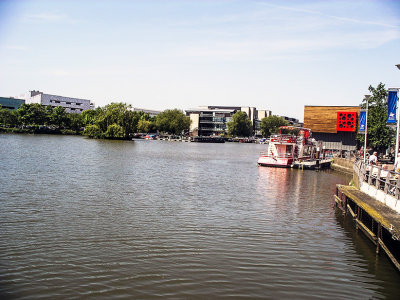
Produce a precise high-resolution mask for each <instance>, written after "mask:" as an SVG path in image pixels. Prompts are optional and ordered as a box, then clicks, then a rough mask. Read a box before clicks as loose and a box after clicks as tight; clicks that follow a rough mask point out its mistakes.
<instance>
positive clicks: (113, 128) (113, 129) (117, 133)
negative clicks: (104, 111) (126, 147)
mask: <svg viewBox="0 0 400 300" xmlns="http://www.w3.org/2000/svg"><path fill="white" fill-rule="evenodd" d="M104 136H105V137H106V138H109V139H121V138H124V137H125V132H124V128H122V126H120V125H118V124H112V125H109V126H108V128H107V131H106V132H105V134H104Z"/></svg>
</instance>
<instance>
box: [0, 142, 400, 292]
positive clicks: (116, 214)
mask: <svg viewBox="0 0 400 300" xmlns="http://www.w3.org/2000/svg"><path fill="white" fill-rule="evenodd" d="M263 149H264V146H263V145H255V144H237V143H226V144H201V143H181V142H166V141H135V142H130V141H99V140H90V139H86V138H83V137H76V136H46V135H0V154H1V158H0V207H1V210H0V292H1V295H2V296H3V297H5V298H22V299H43V298H49V299H54V298H93V299H94V298H96V299H97V298H99V297H100V298H111V297H112V298H140V299H150V298H151V299H153V298H187V299H195V298H203V299H204V298H226V297H234V298H269V299H283V298H285V299H294V298H296V299H299V298H300V299H301V298H302V299H310V298H320V299H326V298H336V299H339V298H345V299H355V298H357V299H359V298H364V299H370V298H396V297H398V296H399V295H400V284H399V283H400V276H399V274H398V273H397V272H396V271H395V270H394V268H393V266H392V265H391V264H390V263H389V262H388V260H387V258H385V256H379V257H376V256H375V249H374V247H373V246H372V245H371V244H370V242H368V241H367V240H366V239H365V238H364V237H363V236H362V235H359V234H356V233H355V230H354V226H353V225H352V224H351V223H349V222H348V221H347V220H343V217H342V215H341V214H340V213H338V212H335V210H334V209H333V208H332V199H333V194H334V190H335V185H336V184H337V183H342V184H347V183H348V181H349V178H348V177H343V176H341V175H339V174H337V173H334V172H329V171H327V172H315V171H301V170H288V169H274V168H259V167H257V164H256V162H257V158H258V154H259V152H261V151H262V150H263Z"/></svg>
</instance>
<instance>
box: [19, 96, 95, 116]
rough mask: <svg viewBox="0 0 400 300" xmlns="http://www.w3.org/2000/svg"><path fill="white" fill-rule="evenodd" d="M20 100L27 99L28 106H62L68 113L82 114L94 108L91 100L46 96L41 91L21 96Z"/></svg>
mask: <svg viewBox="0 0 400 300" xmlns="http://www.w3.org/2000/svg"><path fill="white" fill-rule="evenodd" d="M20 98H22V99H25V103H26V104H31V103H39V104H41V105H44V106H47V105H51V106H52V107H57V106H62V107H64V108H65V111H66V112H67V113H81V112H82V111H84V110H88V109H93V108H94V104H93V103H91V102H90V100H86V99H80V98H72V97H64V96H57V95H50V94H44V93H43V92H40V91H30V92H29V93H27V94H24V95H21V96H20Z"/></svg>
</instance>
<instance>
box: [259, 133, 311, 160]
mask: <svg viewBox="0 0 400 300" xmlns="http://www.w3.org/2000/svg"><path fill="white" fill-rule="evenodd" d="M279 129H280V130H279V134H277V135H272V136H271V137H270V138H269V143H268V147H267V151H266V152H264V153H261V155H260V157H259V159H258V165H259V166H263V167H282V168H291V167H293V165H294V164H295V162H299V161H309V160H310V159H311V158H312V157H313V156H314V155H315V153H316V142H315V140H314V139H313V138H312V137H311V129H308V128H303V127H295V126H281V127H280V128H279Z"/></svg>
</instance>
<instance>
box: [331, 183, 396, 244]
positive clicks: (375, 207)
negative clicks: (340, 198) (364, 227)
mask: <svg viewBox="0 0 400 300" xmlns="http://www.w3.org/2000/svg"><path fill="white" fill-rule="evenodd" d="M338 189H339V190H340V191H341V192H342V193H343V194H345V195H346V196H347V197H349V198H351V199H352V200H353V201H354V203H355V204H357V205H358V206H359V207H361V208H362V209H363V210H364V211H365V212H367V213H368V214H369V215H370V216H371V217H372V218H373V219H375V220H376V221H377V222H379V223H381V224H382V226H383V227H385V228H386V229H387V230H389V231H390V232H391V233H392V235H393V236H395V237H398V238H400V215H399V214H398V213H397V212H395V211H394V210H393V209H391V208H389V207H388V206H387V205H385V204H383V203H382V202H380V201H378V200H376V199H374V198H372V197H371V196H368V195H367V194H365V193H363V192H361V191H360V190H358V189H357V188H356V187H354V186H345V185H338Z"/></svg>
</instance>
